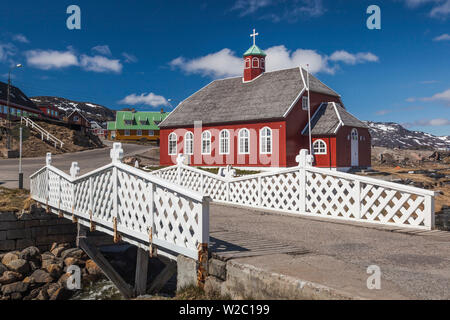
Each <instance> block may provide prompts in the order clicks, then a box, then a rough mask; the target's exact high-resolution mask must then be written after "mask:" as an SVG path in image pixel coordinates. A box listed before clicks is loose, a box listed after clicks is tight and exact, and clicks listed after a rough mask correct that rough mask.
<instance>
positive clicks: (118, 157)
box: [110, 142, 123, 242]
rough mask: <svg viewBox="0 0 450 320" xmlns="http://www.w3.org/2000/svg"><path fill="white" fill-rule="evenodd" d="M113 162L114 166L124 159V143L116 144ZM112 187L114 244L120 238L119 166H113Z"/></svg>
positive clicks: (112, 153) (113, 149)
mask: <svg viewBox="0 0 450 320" xmlns="http://www.w3.org/2000/svg"><path fill="white" fill-rule="evenodd" d="M110 157H111V162H112V163H113V164H117V163H121V162H122V158H123V149H122V143H120V142H115V143H114V144H113V148H112V149H111V151H110ZM112 170H113V174H112V185H113V210H112V211H113V212H112V217H113V225H114V242H119V240H120V237H119V234H118V232H117V224H118V223H119V172H118V169H117V166H113V169H112Z"/></svg>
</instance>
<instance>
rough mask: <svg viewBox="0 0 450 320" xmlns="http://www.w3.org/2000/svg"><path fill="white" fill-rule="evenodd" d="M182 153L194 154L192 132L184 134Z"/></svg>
mask: <svg viewBox="0 0 450 320" xmlns="http://www.w3.org/2000/svg"><path fill="white" fill-rule="evenodd" d="M184 154H194V134H193V133H192V132H190V131H188V132H186V134H185V135H184Z"/></svg>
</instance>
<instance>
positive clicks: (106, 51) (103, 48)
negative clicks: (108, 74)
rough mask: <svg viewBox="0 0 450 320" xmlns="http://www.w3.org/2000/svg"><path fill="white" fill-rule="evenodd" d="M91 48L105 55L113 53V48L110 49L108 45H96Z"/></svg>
mask: <svg viewBox="0 0 450 320" xmlns="http://www.w3.org/2000/svg"><path fill="white" fill-rule="evenodd" d="M91 50H92V51H95V52H97V53H100V54H102V55H105V56H110V55H111V50H110V49H109V46H108V45H103V46H95V47H93V48H92V49H91Z"/></svg>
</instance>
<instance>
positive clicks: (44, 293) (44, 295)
mask: <svg viewBox="0 0 450 320" xmlns="http://www.w3.org/2000/svg"><path fill="white" fill-rule="evenodd" d="M48 298H49V296H48V293H47V290H46V289H44V288H42V289H41V291H39V294H38V295H37V297H36V300H48Z"/></svg>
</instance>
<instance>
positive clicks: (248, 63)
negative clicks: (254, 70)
mask: <svg viewBox="0 0 450 320" xmlns="http://www.w3.org/2000/svg"><path fill="white" fill-rule="evenodd" d="M245 69H250V58H246V59H245Z"/></svg>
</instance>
